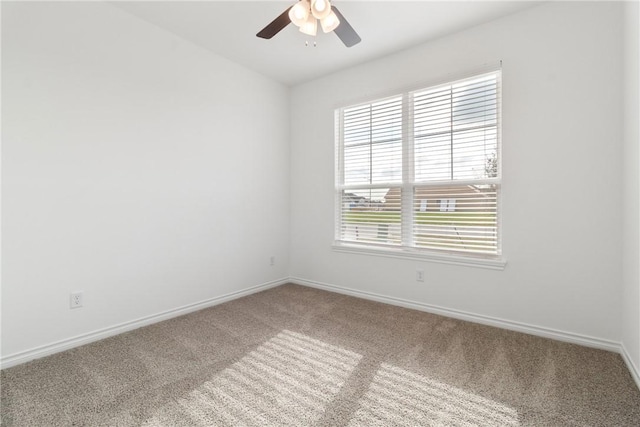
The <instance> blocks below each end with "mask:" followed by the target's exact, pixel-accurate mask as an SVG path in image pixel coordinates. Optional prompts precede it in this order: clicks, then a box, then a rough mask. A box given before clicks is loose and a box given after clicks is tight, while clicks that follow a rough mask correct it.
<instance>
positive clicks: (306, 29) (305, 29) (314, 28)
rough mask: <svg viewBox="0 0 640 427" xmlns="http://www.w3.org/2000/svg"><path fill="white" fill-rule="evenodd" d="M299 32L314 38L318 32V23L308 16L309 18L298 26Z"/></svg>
mask: <svg viewBox="0 0 640 427" xmlns="http://www.w3.org/2000/svg"><path fill="white" fill-rule="evenodd" d="M300 32H301V33H304V34H307V35H309V36H315V35H316V33H317V32H318V21H317V20H316V18H314V17H313V15H311V14H309V17H308V18H307V20H306V21H304V23H303V24H302V25H300Z"/></svg>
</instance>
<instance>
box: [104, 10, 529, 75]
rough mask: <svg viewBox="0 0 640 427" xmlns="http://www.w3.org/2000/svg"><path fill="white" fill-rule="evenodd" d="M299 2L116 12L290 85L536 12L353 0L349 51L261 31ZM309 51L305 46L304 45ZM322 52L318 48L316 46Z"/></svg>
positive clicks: (291, 31)
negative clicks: (264, 35) (353, 35)
mask: <svg viewBox="0 0 640 427" xmlns="http://www.w3.org/2000/svg"><path fill="white" fill-rule="evenodd" d="M295 1H296V0H284V1H280V0H278V1H186V0H182V1H178V0H175V1H135V2H129V1H124V2H120V1H119V2H115V3H113V4H114V5H115V6H117V7H119V8H121V9H123V10H125V11H127V12H129V13H131V14H133V15H135V16H137V17H138V18H141V19H143V20H145V21H148V22H150V23H152V24H155V25H157V26H159V27H161V28H164V29H165V30H168V31H170V32H172V33H174V34H176V35H178V36H180V37H182V38H184V39H186V40H189V41H191V42H193V43H195V44H197V45H199V46H201V47H203V48H205V49H208V50H210V51H212V52H214V53H216V54H219V55H221V56H224V57H226V58H228V59H230V60H232V61H234V62H237V63H239V64H242V65H244V66H246V67H248V68H250V69H253V70H255V71H257V72H259V73H261V74H264V75H266V76H269V77H271V78H273V79H275V80H277V81H280V82H282V83H285V84H287V85H295V84H299V83H302V82H305V81H309V80H312V79H315V78H318V77H320V76H323V75H326V74H329V73H332V72H335V71H338V70H340V69H343V68H347V67H350V66H353V65H356V64H360V63H363V62H366V61H370V60H372V59H375V58H378V57H381V56H385V55H388V54H390V53H393V52H397V51H399V50H403V49H406V48H408V47H411V46H414V45H417V44H420V43H424V42H425V41H428V40H432V39H434V38H437V37H441V36H443V35H446V34H450V33H453V32H456V31H460V30H462V29H465V28H469V27H472V26H475V25H478V24H481V23H484V22H487V21H490V20H493V19H496V18H499V17H502V16H505V15H508V14H511V13H514V12H517V11H520V10H522V9H525V8H528V7H531V6H533V5H535V4H536V2H535V1H534V2H525V1H488V2H487V1H398V0H395V1H371V0H369V1H363V0H360V1H349V0H334V2H335V4H336V6H338V7H339V8H340V11H341V12H342V14H343V15H344V17H345V18H346V19H347V20H348V21H349V23H350V24H351V25H352V26H353V28H354V29H355V30H356V31H357V32H358V34H359V35H360V37H362V42H360V43H359V44H357V45H355V46H353V47H351V48H347V47H345V46H344V45H343V44H342V42H341V41H340V39H338V37H337V36H336V35H335V34H333V33H329V34H324V33H322V31H321V30H320V29H319V33H318V35H317V36H316V37H315V38H314V37H309V36H306V35H304V34H302V33H300V32H299V31H298V29H297V27H295V26H294V25H293V24H289V26H287V27H286V28H285V29H284V30H282V31H281V32H280V33H278V34H277V35H276V36H275V37H274V38H272V39H270V40H265V39H261V38H258V37H256V33H257V32H258V31H260V30H261V29H262V28H263V27H264V26H266V25H267V24H268V23H269V22H271V21H272V20H273V19H274V18H275V17H276V16H278V15H279V14H281V13H282V12H283V11H284V10H286V9H287V8H288V7H289V6H290V5H292V4H294V2H295ZM306 41H308V42H309V46H308V47H307V46H305V42H306ZM314 41H315V42H316V44H317V47H313V42H314Z"/></svg>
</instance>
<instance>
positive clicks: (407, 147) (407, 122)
mask: <svg viewBox="0 0 640 427" xmlns="http://www.w3.org/2000/svg"><path fill="white" fill-rule="evenodd" d="M412 98H413V97H412V96H411V94H404V96H403V105H402V116H403V117H402V141H403V144H402V208H401V212H402V245H403V246H408V247H412V246H414V243H413V193H414V191H413V182H414V180H415V179H414V177H415V171H414V158H413V103H412V102H411V100H412Z"/></svg>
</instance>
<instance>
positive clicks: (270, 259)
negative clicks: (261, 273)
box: [269, 255, 276, 267]
mask: <svg viewBox="0 0 640 427" xmlns="http://www.w3.org/2000/svg"><path fill="white" fill-rule="evenodd" d="M269 265H270V266H271V267H273V266H274V265H276V257H274V256H273V255H271V258H269Z"/></svg>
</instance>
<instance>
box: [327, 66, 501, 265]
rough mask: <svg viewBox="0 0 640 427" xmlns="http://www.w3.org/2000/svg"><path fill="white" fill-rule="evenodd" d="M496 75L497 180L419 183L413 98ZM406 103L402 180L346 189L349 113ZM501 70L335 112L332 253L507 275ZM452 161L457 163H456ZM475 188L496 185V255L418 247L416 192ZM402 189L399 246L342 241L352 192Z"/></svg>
mask: <svg viewBox="0 0 640 427" xmlns="http://www.w3.org/2000/svg"><path fill="white" fill-rule="evenodd" d="M490 74H494V75H495V76H496V84H497V89H496V91H497V103H496V104H497V111H496V113H497V117H496V144H497V145H496V154H497V162H498V163H497V176H496V177H487V178H482V179H471V180H455V179H451V180H444V181H428V182H425V181H420V182H418V181H416V180H415V176H414V175H415V170H414V169H415V161H416V160H415V155H416V152H415V147H414V141H413V133H414V128H413V125H414V123H413V106H414V102H415V101H414V95H415V94H416V93H420V92H426V91H428V90H433V89H435V88H437V87H439V86H446V85H455V84H456V83H459V82H463V81H464V80H470V79H474V78H480V77H482V76H485V75H490ZM397 97H401V98H402V123H403V127H402V165H403V166H402V181H401V182H400V183H396V184H391V183H382V184H371V183H369V184H362V185H352V184H350V185H347V184H345V176H344V174H345V170H344V160H345V150H344V120H343V118H344V111H345V110H347V109H350V108H355V107H359V106H363V105H366V104H371V105H373V104H375V103H378V102H382V101H384V100H386V99H393V98H397ZM502 102H503V100H502V70H501V67H493V68H489V69H484V70H482V71H476V72H474V73H467V74H466V75H462V76H459V77H457V78H447V79H446V80H441V81H439V82H435V83H431V84H428V85H420V86H417V87H413V88H409V89H405V90H398V91H396V92H395V93H392V94H391V95H385V96H379V97H371V98H370V99H368V100H364V101H361V102H357V103H352V104H350V105H344V106H341V107H338V108H336V110H335V124H336V127H335V150H336V151H335V156H334V159H335V187H334V195H335V205H334V214H335V218H334V225H335V228H334V242H333V245H332V248H333V250H334V251H336V252H342V253H345V252H346V253H356V254H363V255H373V256H383V257H391V258H400V259H410V260H418V261H433V262H439V263H445V264H454V265H464V266H471V267H481V268H489V269H495V270H503V269H504V268H505V266H506V260H505V259H504V258H503V254H502V233H503V230H502V206H501V205H502V194H501V193H502V164H501V163H502ZM451 161H452V162H453V159H452V160H451ZM470 183H473V184H482V185H485V184H489V185H495V188H496V213H495V215H496V244H497V248H496V253H495V254H480V253H469V252H463V251H455V250H438V249H433V248H423V247H418V246H416V245H415V244H414V241H413V237H414V230H413V229H414V225H415V217H414V215H415V212H414V209H415V206H417V205H414V204H415V203H416V200H419V199H416V198H415V193H414V192H415V190H416V189H417V188H419V187H434V188H435V187H436V186H438V185H445V186H446V185H454V186H455V185H468V184H470ZM395 187H397V188H400V191H401V207H400V217H401V223H400V226H401V234H400V235H401V238H400V244H399V245H389V244H381V243H376V242H358V241H349V240H341V237H342V215H343V213H342V205H343V203H344V199H343V192H344V191H345V190H348V189H356V188H361V189H367V188H369V189H375V188H395Z"/></svg>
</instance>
